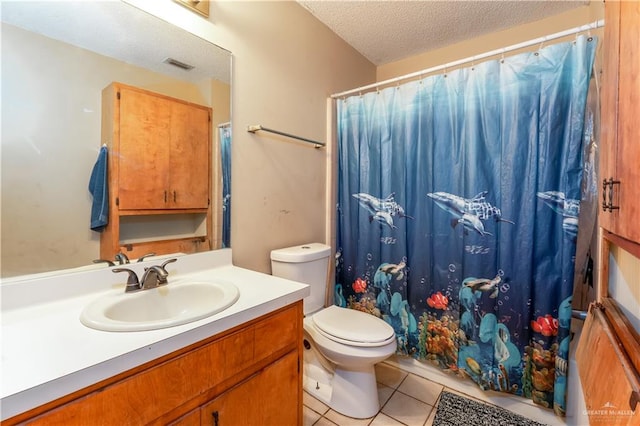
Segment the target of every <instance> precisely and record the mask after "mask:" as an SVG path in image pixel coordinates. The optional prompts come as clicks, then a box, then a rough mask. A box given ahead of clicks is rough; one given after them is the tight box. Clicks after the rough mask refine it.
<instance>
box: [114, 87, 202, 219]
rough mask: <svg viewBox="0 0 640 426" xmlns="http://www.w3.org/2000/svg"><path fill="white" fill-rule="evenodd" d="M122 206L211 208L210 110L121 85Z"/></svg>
mask: <svg viewBox="0 0 640 426" xmlns="http://www.w3.org/2000/svg"><path fill="white" fill-rule="evenodd" d="M119 94H120V95H119V97H120V99H119V101H118V102H119V107H120V114H119V129H120V135H119V139H120V141H119V150H118V152H117V153H116V154H117V155H118V158H117V160H118V162H119V168H118V170H119V171H118V173H119V176H118V182H119V184H118V197H119V200H118V201H119V208H120V210H147V209H150V210H157V209H197V208H207V206H208V204H209V191H210V188H211V186H210V183H209V180H210V178H209V177H210V170H209V169H210V167H209V165H210V163H211V161H210V121H209V109H208V108H205V107H200V106H198V105H194V104H189V103H186V102H182V101H179V100H177V99H171V98H168V97H164V96H160V95H155V94H152V93H146V92H144V91H140V90H135V89H130V88H127V87H121V88H120V89H119Z"/></svg>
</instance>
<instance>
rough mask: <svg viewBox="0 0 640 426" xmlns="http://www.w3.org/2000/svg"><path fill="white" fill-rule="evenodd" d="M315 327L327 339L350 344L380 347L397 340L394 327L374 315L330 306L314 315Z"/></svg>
mask: <svg viewBox="0 0 640 426" xmlns="http://www.w3.org/2000/svg"><path fill="white" fill-rule="evenodd" d="M311 319H312V322H313V326H314V328H315V329H316V330H317V331H318V332H319V333H320V334H322V335H323V336H324V337H326V338H327V339H330V340H332V341H334V342H337V343H342V344H344V345H349V346H360V347H378V346H384V345H388V344H389V343H391V342H394V341H395V338H396V337H395V332H394V330H393V327H391V326H390V325H389V324H387V323H386V322H385V321H383V320H381V319H380V318H377V317H375V316H373V315H370V314H367V313H364V312H360V311H356V310H354V309H347V308H341V307H339V306H335V305H333V306H330V307H328V308H325V309H323V310H321V311H320V312H317V313H315V314H314V315H313V316H312V317H311Z"/></svg>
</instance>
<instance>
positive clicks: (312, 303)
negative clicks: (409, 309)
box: [271, 243, 396, 418]
mask: <svg viewBox="0 0 640 426" xmlns="http://www.w3.org/2000/svg"><path fill="white" fill-rule="evenodd" d="M330 253H331V249H330V247H328V246H326V245H323V244H318V243H313V244H306V245H303V246H295V247H288V248H285V249H280V250H274V251H273V252H271V259H272V261H271V264H272V273H273V275H276V276H279V277H282V278H287V279H292V280H296V281H299V282H302V283H305V284H309V285H310V286H311V295H310V296H309V297H307V298H305V300H304V311H305V318H304V321H303V328H304V347H305V351H304V378H303V385H304V389H305V390H306V391H307V392H309V393H310V394H311V395H313V396H314V397H315V398H317V399H319V400H320V401H322V402H324V403H325V404H327V405H328V406H329V407H331V408H332V409H333V410H335V411H337V412H339V413H341V414H344V415H346V416H349V417H354V418H368V417H372V416H374V415H375V414H376V413H377V412H378V411H379V409H380V404H379V401H378V391H377V385H376V376H375V369H374V366H375V364H377V363H378V362H381V361H383V360H385V359H386V358H388V357H389V356H391V355H392V354H393V353H394V352H395V351H396V336H395V333H394V330H393V328H392V327H391V326H390V325H389V324H387V323H386V322H385V321H383V320H381V319H380V318H377V317H375V316H373V315H370V314H367V313H364V312H360V311H356V310H353V309H346V308H341V307H338V306H329V307H326V308H325V307H324V295H325V293H326V286H327V267H328V260H329V255H330Z"/></svg>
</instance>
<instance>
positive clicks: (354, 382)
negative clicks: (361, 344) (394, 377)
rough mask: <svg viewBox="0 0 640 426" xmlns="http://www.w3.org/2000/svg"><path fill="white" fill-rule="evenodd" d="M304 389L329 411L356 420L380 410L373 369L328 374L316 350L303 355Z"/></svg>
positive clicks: (334, 370) (339, 371)
mask: <svg viewBox="0 0 640 426" xmlns="http://www.w3.org/2000/svg"><path fill="white" fill-rule="evenodd" d="M304 356H305V358H304V379H303V386H304V390H305V391H307V392H308V393H309V394H311V395H312V396H313V397H314V398H316V399H318V400H319V401H322V402H323V403H325V404H326V405H328V406H329V407H331V409H333V410H335V411H337V412H339V413H340V414H344V415H345V416H349V417H353V418H356V419H366V418H369V417H373V416H375V415H376V414H377V413H378V411H379V410H380V402H379V401H378V386H377V384H376V373H375V369H374V367H373V366H370V367H367V368H363V369H359V370H343V369H341V368H335V369H333V371H331V372H330V371H327V369H326V368H325V367H324V366H322V364H321V362H320V360H319V359H318V358H317V357H318V356H319V355H318V354H317V353H316V352H315V350H307V351H305V354H304Z"/></svg>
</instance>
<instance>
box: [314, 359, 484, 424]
mask: <svg viewBox="0 0 640 426" xmlns="http://www.w3.org/2000/svg"><path fill="white" fill-rule="evenodd" d="M376 377H377V380H378V398H379V400H380V406H381V407H382V409H381V410H380V412H379V413H378V414H377V415H376V416H375V417H372V418H369V419H353V418H351V417H346V416H343V415H342V414H339V413H337V412H335V411H333V410H331V409H329V407H328V406H327V405H325V404H323V403H322V402H320V401H318V400H317V399H315V398H314V397H313V396H311V395H310V394H308V393H307V392H305V393H304V401H303V402H304V406H303V414H304V426H312V425H313V426H336V425H338V426H365V425H369V426H394V425H406V426H431V425H432V423H433V419H434V417H435V415H436V408H435V407H436V406H437V405H438V400H439V398H440V393H441V392H442V391H443V390H445V389H446V390H447V391H448V392H452V393H459V392H457V391H455V390H453V389H450V388H445V387H444V386H442V385H440V384H438V383H435V382H432V381H430V380H427V379H425V378H422V377H420V376H417V375H415V374H412V373H407V372H406V371H404V370H401V369H398V368H396V367H393V366H391V365H388V364H384V363H382V364H378V365H376ZM465 396H467V397H469V398H472V397H470V396H468V395H465ZM473 399H475V398H473Z"/></svg>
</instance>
